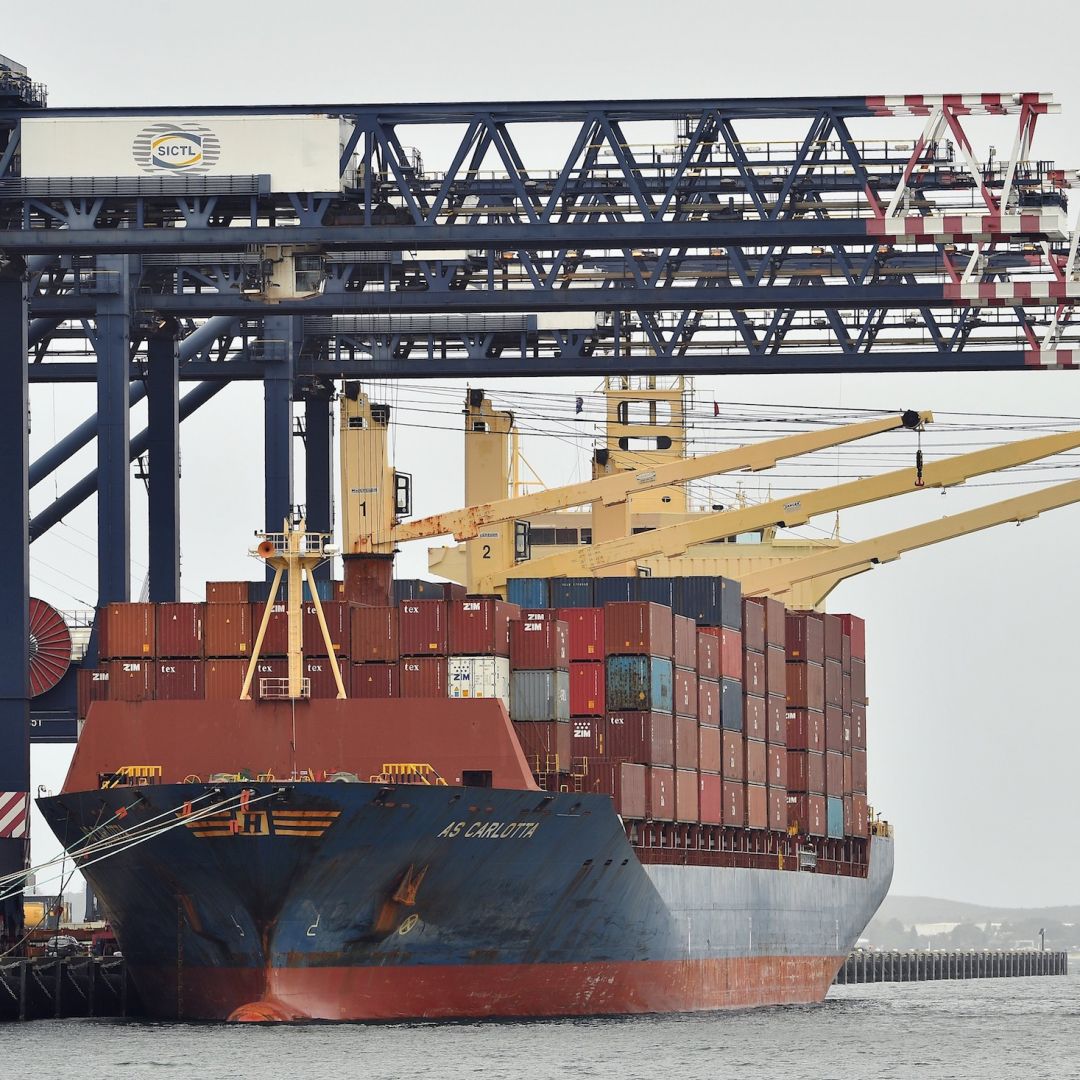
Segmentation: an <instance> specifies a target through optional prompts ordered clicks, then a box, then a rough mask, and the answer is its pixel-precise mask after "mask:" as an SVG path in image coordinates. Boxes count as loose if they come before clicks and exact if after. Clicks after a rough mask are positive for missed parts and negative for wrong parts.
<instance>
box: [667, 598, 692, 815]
mask: <svg viewBox="0 0 1080 1080" xmlns="http://www.w3.org/2000/svg"><path fill="white" fill-rule="evenodd" d="M671 634H672V652H673V653H674V656H675V666H676V667H677V668H689V669H690V670H691V671H694V670H696V669H697V623H696V622H694V620H693V619H690V618H687V616H685V615H675V616H673V617H672V620H671ZM695 797H696V796H695Z"/></svg>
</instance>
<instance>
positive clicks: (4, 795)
mask: <svg viewBox="0 0 1080 1080" xmlns="http://www.w3.org/2000/svg"><path fill="white" fill-rule="evenodd" d="M29 828H30V792H28V791H0V839H4V840H19V839H21V838H22V837H24V836H26V835H27V833H28V832H29Z"/></svg>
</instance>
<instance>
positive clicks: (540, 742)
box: [514, 720, 573, 773]
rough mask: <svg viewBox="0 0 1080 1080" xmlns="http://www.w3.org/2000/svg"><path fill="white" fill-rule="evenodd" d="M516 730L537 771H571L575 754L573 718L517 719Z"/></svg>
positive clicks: (524, 752)
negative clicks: (571, 761)
mask: <svg viewBox="0 0 1080 1080" xmlns="http://www.w3.org/2000/svg"><path fill="white" fill-rule="evenodd" d="M514 731H515V732H516V733H517V737H518V742H519V743H520V744H521V752H522V753H523V754H524V755H525V760H526V761H527V762H528V763H529V768H530V769H532V771H533V772H534V773H545V772H566V771H569V769H570V759H571V757H572V754H573V750H572V744H571V737H570V731H571V728H570V722H569V721H567V720H547V721H539V722H534V723H529V722H519V721H515V722H514Z"/></svg>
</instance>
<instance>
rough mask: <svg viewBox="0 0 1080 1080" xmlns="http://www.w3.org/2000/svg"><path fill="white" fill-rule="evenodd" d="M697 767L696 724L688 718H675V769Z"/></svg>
mask: <svg viewBox="0 0 1080 1080" xmlns="http://www.w3.org/2000/svg"><path fill="white" fill-rule="evenodd" d="M697 767H698V722H697V721H696V720H694V719H692V718H691V717H688V716H677V717H675V768H677V769H696V768H697Z"/></svg>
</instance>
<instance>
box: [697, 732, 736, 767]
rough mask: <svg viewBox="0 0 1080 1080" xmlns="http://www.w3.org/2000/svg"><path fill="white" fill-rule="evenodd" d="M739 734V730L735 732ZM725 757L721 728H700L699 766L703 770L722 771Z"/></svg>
mask: <svg viewBox="0 0 1080 1080" xmlns="http://www.w3.org/2000/svg"><path fill="white" fill-rule="evenodd" d="M735 734H738V732H735ZM722 757H723V750H722V740H721V738H720V729H719V728H714V727H699V728H698V768H699V769H700V770H701V771H702V772H714V773H718V772H719V771H720V764H721V760H722Z"/></svg>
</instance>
